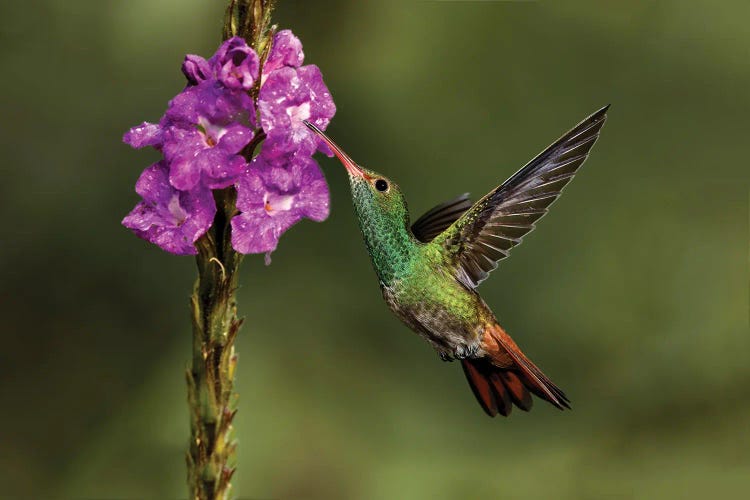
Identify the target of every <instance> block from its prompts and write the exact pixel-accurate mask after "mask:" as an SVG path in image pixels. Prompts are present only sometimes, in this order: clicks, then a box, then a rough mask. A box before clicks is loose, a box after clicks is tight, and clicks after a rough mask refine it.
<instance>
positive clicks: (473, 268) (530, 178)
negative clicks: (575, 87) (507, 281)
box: [415, 106, 609, 288]
mask: <svg viewBox="0 0 750 500" xmlns="http://www.w3.org/2000/svg"><path fill="white" fill-rule="evenodd" d="M608 108H609V106H605V107H604V108H602V109H600V110H599V111H597V112H596V113H594V114H593V115H591V116H589V117H588V118H586V119H585V120H583V121H582V122H581V123H579V124H578V125H576V126H575V127H574V128H573V129H572V130H570V131H569V132H568V133H566V134H565V135H563V136H562V137H561V138H560V139H558V140H557V141H555V143H554V144H552V145H551V146H550V147H548V148H547V149H545V150H544V151H543V152H542V153H540V154H539V155H538V156H537V157H535V158H534V159H533V160H531V161H530V162H529V163H528V164H526V166H524V167H523V168H522V169H521V170H519V171H518V172H516V173H515V174H513V176H511V177H510V179H508V180H507V181H505V182H504V183H503V184H502V185H500V186H499V187H498V188H497V189H495V190H494V191H492V192H490V193H489V194H487V196H485V197H484V198H482V199H481V200H479V201H478V202H477V203H476V204H475V205H474V206H473V207H471V209H469V210H468V211H466V213H465V214H463V216H462V217H461V218H460V219H458V220H457V221H456V222H455V223H454V224H453V225H452V226H451V227H450V228H448V229H447V230H446V231H445V232H444V233H442V234H440V235H439V237H435V241H436V242H438V243H440V244H442V245H444V246H445V248H446V250H447V251H448V252H449V253H450V254H452V255H453V256H454V258H455V260H456V263H457V275H456V277H457V278H458V279H459V280H460V281H461V282H462V283H464V284H465V285H466V286H467V287H469V288H474V287H476V286H477V285H478V284H479V283H481V282H482V281H483V280H484V279H486V278H487V276H488V275H489V273H490V272H491V271H492V270H493V269H495V268H496V267H497V262H498V261H499V260H501V259H503V258H505V257H507V256H508V253H509V251H510V249H511V248H513V247H514V246H516V245H518V244H519V243H521V240H522V238H523V237H524V235H526V234H527V233H529V232H530V231H531V230H533V229H534V224H535V223H536V221H537V220H539V219H540V218H541V217H542V216H543V215H544V214H546V213H547V209H548V208H549V206H550V205H551V204H552V202H554V201H555V200H556V199H557V197H558V196H560V193H561V191H562V189H563V188H564V187H565V185H566V184H568V182H570V180H571V179H572V178H573V176H574V175H575V174H576V171H577V170H578V169H579V168H580V167H581V165H583V162H584V161H585V160H586V157H587V156H588V154H589V151H591V147H592V146H593V145H594V143H595V142H596V139H597V138H598V137H599V131H600V130H601V128H602V126H603V125H604V122H605V120H606V119H607V115H606V113H607V109H608ZM420 220H421V219H420ZM417 222H419V221H417ZM415 225H416V224H415Z"/></svg>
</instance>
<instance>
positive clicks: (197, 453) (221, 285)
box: [186, 0, 274, 500]
mask: <svg viewBox="0 0 750 500" xmlns="http://www.w3.org/2000/svg"><path fill="white" fill-rule="evenodd" d="M273 4H274V0H230V2H229V6H228V7H227V12H226V16H225V19H224V33H223V35H224V39H225V40H226V39H228V38H230V37H232V36H241V37H243V38H244V39H245V40H246V41H247V42H248V44H250V46H251V47H253V49H255V51H256V52H257V53H258V54H259V55H260V59H261V65H262V64H263V62H264V61H265V59H266V57H267V56H268V51H269V50H270V46H271V44H270V43H269V40H270V39H271V37H272V36H273V32H274V27H272V26H271V25H270V22H271V10H272V7H273ZM259 80H260V79H259ZM259 88H260V81H258V83H257V84H256V86H255V87H253V88H252V89H251V90H250V95H251V97H253V99H254V100H255V99H257V95H258V91H259ZM264 138H265V134H263V131H262V130H256V131H255V137H254V139H253V141H252V142H251V143H250V144H248V146H247V147H246V148H245V149H244V150H243V151H242V154H243V155H244V156H245V157H246V158H247V160H248V161H250V160H251V159H252V157H253V154H254V152H255V149H256V148H257V146H258V145H259V144H260V143H261V142H262V141H263V139H264ZM236 198H237V192H236V191H235V189H234V187H229V188H227V189H223V190H217V191H214V199H215V200H216V217H215V218H214V223H213V225H212V226H211V229H210V230H209V231H208V232H207V233H206V234H205V235H204V236H202V237H201V238H200V239H199V240H198V241H197V242H196V244H195V246H196V248H197V249H198V256H197V257H196V263H197V265H198V278H197V280H196V282H195V286H194V288H193V295H192V297H191V299H190V305H191V309H192V319H193V361H192V364H191V366H190V368H189V369H188V370H187V374H186V375H187V383H188V404H189V406H190V447H189V450H188V453H187V465H188V487H189V488H190V498H191V499H193V500H215V499H222V500H223V499H226V498H228V497H229V494H230V491H231V488H232V486H231V483H230V481H231V479H232V475H233V474H234V471H235V464H236V461H237V458H236V451H237V442H236V441H235V440H234V438H233V434H234V429H233V427H232V421H233V420H234V416H235V414H236V413H237V394H236V393H235V392H234V373H235V368H236V366H237V354H236V353H235V350H234V340H235V338H236V337H237V332H238V331H239V329H240V326H241V325H242V320H240V319H238V318H237V301H236V292H237V280H238V276H239V273H238V271H239V267H240V263H241V262H242V255H241V254H239V253H237V252H235V251H234V249H233V248H232V242H231V226H230V221H231V219H232V217H233V216H234V215H235V214H236V213H237V209H236V206H235V201H236Z"/></svg>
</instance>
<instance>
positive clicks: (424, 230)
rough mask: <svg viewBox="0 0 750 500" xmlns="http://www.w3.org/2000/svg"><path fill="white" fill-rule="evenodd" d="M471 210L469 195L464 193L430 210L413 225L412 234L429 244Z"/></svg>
mask: <svg viewBox="0 0 750 500" xmlns="http://www.w3.org/2000/svg"><path fill="white" fill-rule="evenodd" d="M470 208H471V200H470V199H469V193H464V194H462V195H461V196H457V197H455V198H453V199H452V200H449V201H446V202H445V203H441V204H440V205H437V206H436V207H434V208H432V209H431V210H428V211H427V212H426V213H425V214H424V215H423V216H422V217H420V218H419V219H417V221H416V222H415V223H414V224H412V225H411V232H412V233H413V234H414V236H415V237H416V238H417V239H418V240H419V241H421V242H422V243H428V242H430V241H432V240H433V239H434V238H435V236H437V235H438V234H440V233H442V232H443V231H445V230H446V229H447V228H448V227H449V226H450V225H451V224H453V223H454V222H456V221H457V220H458V219H459V218H460V217H461V216H462V215H463V214H464V212H466V211H467V210H468V209H470Z"/></svg>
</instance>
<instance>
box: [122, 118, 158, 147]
mask: <svg viewBox="0 0 750 500" xmlns="http://www.w3.org/2000/svg"><path fill="white" fill-rule="evenodd" d="M122 142H124V143H125V144H127V145H129V146H132V147H134V148H136V149H140V148H145V147H146V146H153V147H155V148H157V149H158V148H159V147H160V146H161V143H162V128H161V127H160V126H159V125H157V124H156V123H149V122H143V123H141V124H140V125H138V126H135V127H133V128H131V129H130V130H128V131H127V132H125V135H124V136H123V137H122Z"/></svg>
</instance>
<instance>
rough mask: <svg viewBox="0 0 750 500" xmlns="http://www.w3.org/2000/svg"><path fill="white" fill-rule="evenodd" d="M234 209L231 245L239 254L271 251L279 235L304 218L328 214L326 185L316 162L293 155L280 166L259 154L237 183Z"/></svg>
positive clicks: (320, 219) (313, 218)
mask: <svg viewBox="0 0 750 500" xmlns="http://www.w3.org/2000/svg"><path fill="white" fill-rule="evenodd" d="M237 209H238V210H240V212H241V213H240V215H237V216H235V217H234V218H233V219H232V246H233V247H234V249H235V250H237V251H238V252H240V253H264V252H266V253H270V252H272V251H274V250H275V249H276V245H277V244H278V242H279V238H280V237H281V235H282V234H283V233H284V232H285V231H286V230H287V229H289V228H290V227H291V226H292V225H294V224H295V223H296V222H298V221H299V220H300V219H302V218H303V217H306V218H308V219H312V220H314V221H322V220H324V219H325V218H326V217H328V211H329V200H328V185H327V184H326V181H325V178H324V177H323V173H322V172H321V171H320V168H319V167H318V164H317V163H316V162H315V160H313V159H312V158H310V157H307V156H295V157H294V158H293V159H292V162H291V163H289V164H287V165H286V166H283V165H282V166H280V165H277V164H275V163H274V162H273V160H272V159H269V158H266V157H265V156H264V155H263V154H262V153H261V154H260V155H259V156H257V157H256V158H255V159H254V160H253V161H252V162H251V163H250V167H249V168H248V170H247V172H246V173H245V174H243V175H242V177H240V180H239V182H238V183H237Z"/></svg>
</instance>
